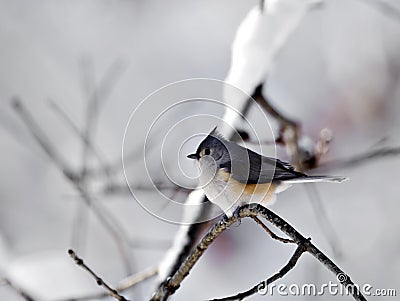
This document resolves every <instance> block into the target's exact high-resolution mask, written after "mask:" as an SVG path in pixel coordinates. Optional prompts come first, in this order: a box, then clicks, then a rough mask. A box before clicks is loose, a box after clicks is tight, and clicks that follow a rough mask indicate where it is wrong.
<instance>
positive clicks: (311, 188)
mask: <svg viewBox="0 0 400 301" xmlns="http://www.w3.org/2000/svg"><path fill="white" fill-rule="evenodd" d="M303 186H304V188H305V189H306V191H307V193H308V197H309V199H310V202H311V206H312V207H313V209H314V212H315V214H314V215H315V217H316V218H317V220H318V223H319V224H320V226H321V230H322V231H323V233H324V234H325V235H324V236H325V237H326V239H327V241H328V243H329V246H330V247H331V249H332V251H333V254H334V256H335V257H337V258H339V257H341V256H342V251H341V249H340V240H339V238H338V235H337V234H336V232H335V228H334V227H333V226H332V223H331V222H330V220H329V217H328V214H327V213H326V210H325V207H324V205H323V203H322V200H321V197H320V195H319V193H318V189H317V187H316V186H315V185H314V183H308V184H307V185H303Z"/></svg>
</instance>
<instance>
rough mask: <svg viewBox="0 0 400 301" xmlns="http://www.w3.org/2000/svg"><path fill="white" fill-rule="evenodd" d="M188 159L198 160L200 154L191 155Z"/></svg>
mask: <svg viewBox="0 0 400 301" xmlns="http://www.w3.org/2000/svg"><path fill="white" fill-rule="evenodd" d="M187 157H188V158H189V159H194V160H198V159H199V155H198V154H190V155H187Z"/></svg>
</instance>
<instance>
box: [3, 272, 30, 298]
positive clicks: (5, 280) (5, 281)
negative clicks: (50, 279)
mask: <svg viewBox="0 0 400 301" xmlns="http://www.w3.org/2000/svg"><path fill="white" fill-rule="evenodd" d="M0 285H7V286H8V287H10V288H11V289H12V290H13V291H15V292H16V293H17V294H18V295H20V296H21V297H22V298H24V300H26V301H35V300H37V299H35V298H33V297H32V296H31V295H30V294H28V293H27V292H25V291H24V290H22V289H21V288H19V287H18V286H16V285H15V284H14V283H13V282H12V281H11V280H10V279H8V278H1V279H0Z"/></svg>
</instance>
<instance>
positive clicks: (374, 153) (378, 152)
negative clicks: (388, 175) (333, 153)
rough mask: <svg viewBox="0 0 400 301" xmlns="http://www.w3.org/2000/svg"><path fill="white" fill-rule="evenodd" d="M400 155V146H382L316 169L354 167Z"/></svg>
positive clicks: (333, 161)
mask: <svg viewBox="0 0 400 301" xmlns="http://www.w3.org/2000/svg"><path fill="white" fill-rule="evenodd" d="M398 155H400V147H398V146H397V147H381V148H378V149H375V150H371V151H366V152H365V153H361V154H358V155H355V156H353V157H350V158H347V159H336V160H331V161H327V162H325V163H323V164H321V165H320V166H319V167H317V168H316V170H322V169H329V170H331V169H346V168H354V167H356V166H359V165H361V164H364V163H367V162H370V161H372V160H373V159H381V158H382V159H383V158H386V157H394V156H398Z"/></svg>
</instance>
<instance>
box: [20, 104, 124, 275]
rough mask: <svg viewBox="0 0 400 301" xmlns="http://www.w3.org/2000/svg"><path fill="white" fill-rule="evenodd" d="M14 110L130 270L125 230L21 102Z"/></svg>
mask: <svg viewBox="0 0 400 301" xmlns="http://www.w3.org/2000/svg"><path fill="white" fill-rule="evenodd" d="M14 108H15V110H16V111H17V113H19V116H20V117H21V119H22V121H23V122H24V123H25V125H26V127H27V128H28V129H29V131H30V133H31V134H32V136H33V137H34V138H35V140H36V141H37V142H38V143H39V145H40V146H41V147H42V148H43V150H44V151H45V152H46V154H47V155H48V156H49V158H50V159H51V161H53V163H55V165H56V166H57V167H58V168H59V169H60V170H61V171H62V172H63V174H64V175H65V176H66V178H67V179H68V180H69V181H70V182H71V184H72V185H73V187H75V189H76V190H77V191H78V192H79V194H80V196H81V198H82V200H83V201H84V202H85V204H86V205H87V206H88V208H90V209H91V210H92V211H93V213H94V214H95V215H96V217H97V218H98V220H99V221H100V223H101V224H102V225H103V226H104V228H105V229H106V230H107V231H108V232H109V234H110V235H111V237H112V238H113V239H114V241H115V242H116V244H117V246H118V249H119V251H120V253H121V254H122V258H123V259H124V266H125V267H126V268H128V269H129V268H130V267H129V266H130V263H129V261H128V260H127V256H128V255H127V254H128V250H127V247H126V242H125V241H127V240H125V239H124V235H123V234H122V233H124V231H123V228H122V227H121V226H120V225H119V223H118V221H117V220H116V219H114V218H113V217H112V215H110V214H106V213H105V212H106V211H105V209H104V208H103V207H101V203H98V202H94V199H93V197H92V196H91V195H90V194H89V193H88V192H87V187H86V185H83V183H82V175H80V176H77V173H76V172H74V171H72V169H70V167H69V166H68V165H67V164H66V162H65V161H64V160H62V159H60V158H61V157H60V156H59V154H58V152H57V151H56V150H55V148H54V146H53V145H52V143H51V142H50V140H49V139H48V138H47V137H46V135H45V134H44V132H43V130H42V129H41V127H40V126H39V125H38V124H37V122H36V121H35V120H34V118H33V117H32V116H31V114H30V113H29V112H28V110H27V109H26V108H25V107H24V106H23V104H22V102H21V101H20V100H17V99H15V100H14ZM125 237H126V235H125Z"/></svg>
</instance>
